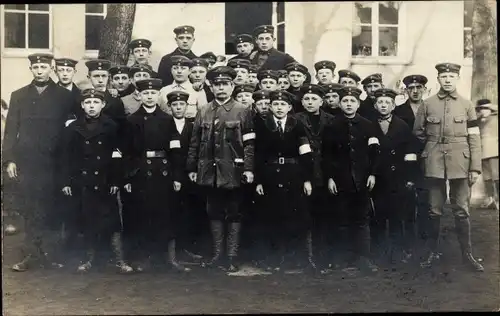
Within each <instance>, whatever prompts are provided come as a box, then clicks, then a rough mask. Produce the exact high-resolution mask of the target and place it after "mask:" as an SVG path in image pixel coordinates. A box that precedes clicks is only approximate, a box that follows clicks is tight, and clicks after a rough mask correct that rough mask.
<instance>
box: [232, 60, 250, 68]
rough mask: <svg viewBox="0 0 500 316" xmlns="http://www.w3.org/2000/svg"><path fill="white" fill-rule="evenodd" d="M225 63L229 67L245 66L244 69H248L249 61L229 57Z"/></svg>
mask: <svg viewBox="0 0 500 316" xmlns="http://www.w3.org/2000/svg"><path fill="white" fill-rule="evenodd" d="M227 65H228V66H229V67H231V68H245V69H246V70H249V69H250V61H249V60H248V59H239V58H236V59H231V60H230V61H229V62H228V63H227Z"/></svg>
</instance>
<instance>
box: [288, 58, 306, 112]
mask: <svg viewBox="0 0 500 316" xmlns="http://www.w3.org/2000/svg"><path fill="white" fill-rule="evenodd" d="M285 70H286V71H288V79H289V80H290V88H288V90H287V91H288V92H290V93H291V94H293V95H294V96H295V101H294V102H293V113H299V112H302V111H304V108H303V107H302V101H301V100H302V92H301V90H300V88H302V86H303V85H304V84H305V83H306V79H307V76H308V73H309V71H308V70H307V67H306V66H304V65H301V64H299V63H297V62H295V63H291V64H288V65H286V67H285Z"/></svg>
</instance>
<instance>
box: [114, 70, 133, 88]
mask: <svg viewBox="0 0 500 316" xmlns="http://www.w3.org/2000/svg"><path fill="white" fill-rule="evenodd" d="M111 84H112V85H113V87H114V88H115V89H116V90H118V91H125V90H127V88H128V87H129V86H130V77H129V76H128V74H116V75H114V76H113V78H112V80H111Z"/></svg>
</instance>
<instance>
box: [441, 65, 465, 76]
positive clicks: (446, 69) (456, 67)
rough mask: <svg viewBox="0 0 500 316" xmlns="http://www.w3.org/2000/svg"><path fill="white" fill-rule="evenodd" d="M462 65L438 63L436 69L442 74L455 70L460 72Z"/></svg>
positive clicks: (457, 72)
mask: <svg viewBox="0 0 500 316" xmlns="http://www.w3.org/2000/svg"><path fill="white" fill-rule="evenodd" d="M461 67H462V66H460V65H457V64H452V63H441V64H437V65H436V70H437V71H438V74H441V73H443V72H454V73H456V74H460V68H461Z"/></svg>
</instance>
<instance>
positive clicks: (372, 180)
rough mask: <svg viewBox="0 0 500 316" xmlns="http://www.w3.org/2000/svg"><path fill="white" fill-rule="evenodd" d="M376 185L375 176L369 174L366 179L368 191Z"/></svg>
mask: <svg viewBox="0 0 500 316" xmlns="http://www.w3.org/2000/svg"><path fill="white" fill-rule="evenodd" d="M374 186H375V176H373V175H372V176H369V177H368V180H367V181H366V187H367V188H368V191H371V190H373V187H374Z"/></svg>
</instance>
